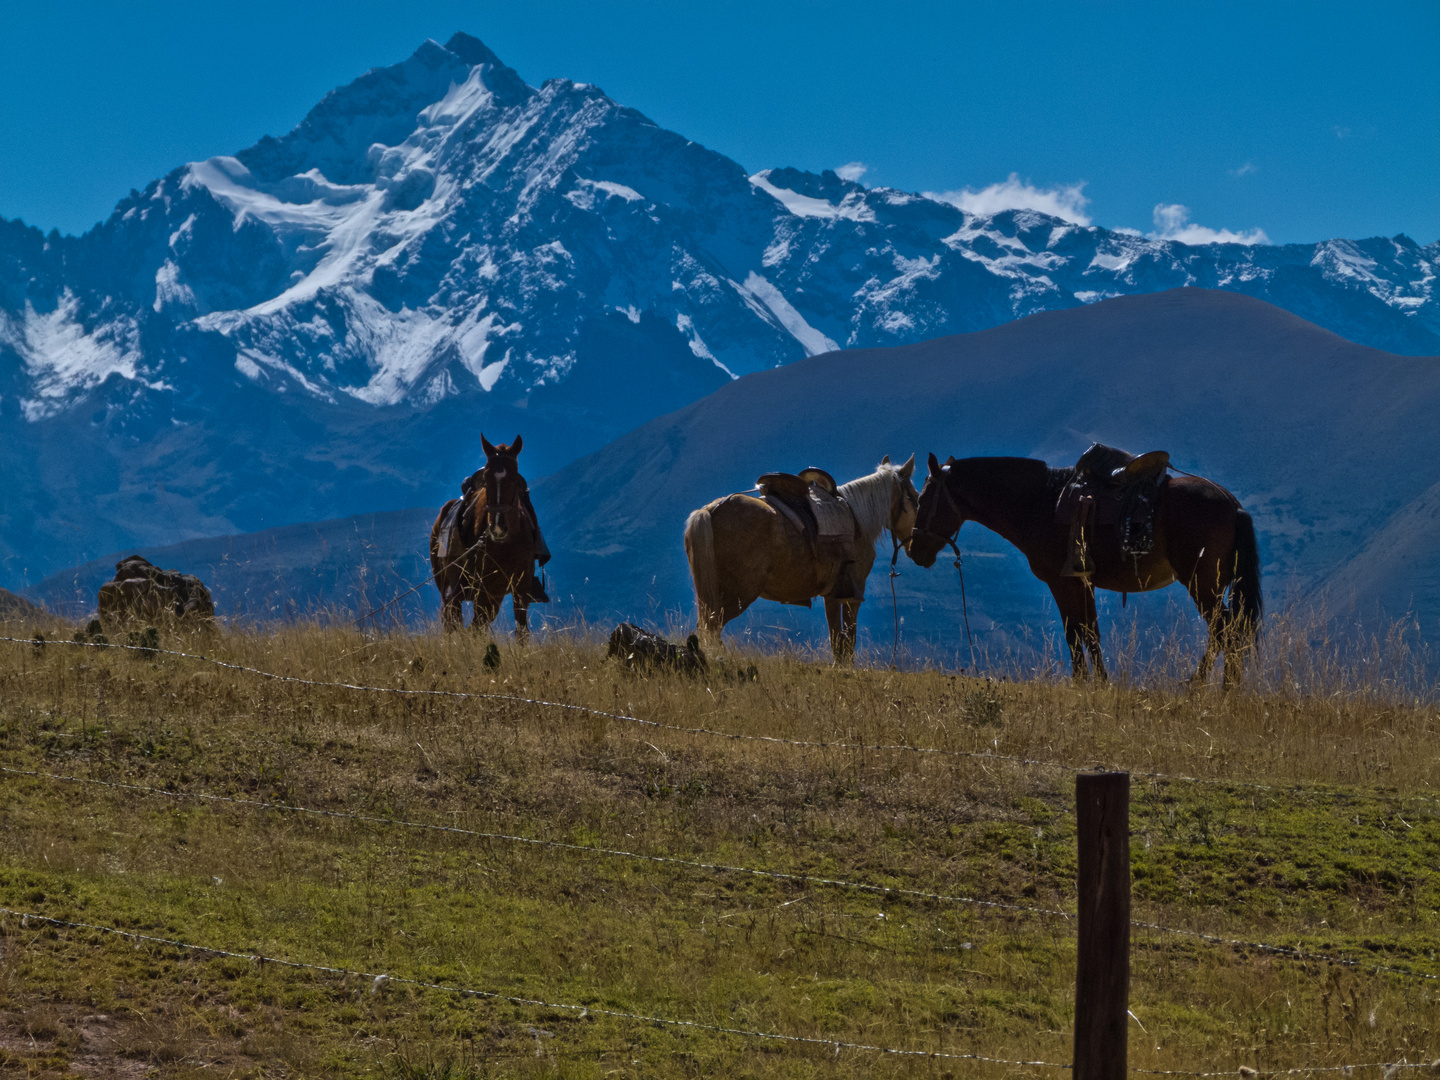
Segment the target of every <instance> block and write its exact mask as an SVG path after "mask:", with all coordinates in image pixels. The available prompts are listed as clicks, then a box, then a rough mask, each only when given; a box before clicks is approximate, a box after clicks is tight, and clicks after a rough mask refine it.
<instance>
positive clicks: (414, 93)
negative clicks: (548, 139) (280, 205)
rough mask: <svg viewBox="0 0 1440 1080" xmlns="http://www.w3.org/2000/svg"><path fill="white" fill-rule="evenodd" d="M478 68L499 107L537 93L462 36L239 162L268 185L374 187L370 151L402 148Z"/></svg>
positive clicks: (387, 71) (415, 56)
mask: <svg viewBox="0 0 1440 1080" xmlns="http://www.w3.org/2000/svg"><path fill="white" fill-rule="evenodd" d="M477 67H488V68H489V70H488V71H485V72H484V75H483V79H484V83H485V86H486V88H487V89H488V90H489V91H490V92H491V93H492V94H493V95H494V96H495V101H496V103H497V104H499V105H501V106H505V107H508V106H512V105H518V104H520V103H521V102H523V101H525V100H526V99H528V98H529V97H530V96H531V95H532V94H534V92H535V91H534V90H532V89H531V88H530V87H529V86H527V85H526V83H525V80H524V79H522V78H521V77H520V76H519V75H518V74H517V73H516V72H515V71H514V69H512V68H509V67H507V66H506V65H505V64H504V63H502V62H501V60H500V58H499V57H498V56H496V55H495V54H494V53H493V52H492V51H491V50H490V49H489V48H488V47H487V46H486V45H485V43H484V42H482V41H481V40H480V39H479V38H475V37H471V36H470V35H469V34H464V33H457V34H455V35H454V36H452V37H451V38H450V40H449V41H448V42H447V43H446V44H444V45H441V44H439V43H438V42H436V41H434V40H427V41H425V42H423V43H422V44H421V45H420V47H419V48H418V49H416V50H415V52H414V53H412V54H411V55H410V57H409V58H408V59H406V60H403V61H401V62H400V63H398V64H391V65H390V66H388V67H377V68H371V69H370V70H369V71H367V72H365V74H364V75H361V76H360V77H359V78H358V79H356V80H355V81H354V82H351V83H348V84H346V85H345V86H342V87H339V88H338V89H336V90H332V91H330V93H328V94H326V95H325V97H324V98H323V99H321V101H320V104H318V105H316V106H315V107H314V108H313V109H311V110H310V112H309V113H308V114H306V116H305V119H303V120H302V121H300V123H299V124H298V125H296V127H295V129H294V130H293V131H291V132H290V133H289V134H287V135H284V136H282V137H281V138H278V139H277V138H274V137H273V136H269V135H267V136H265V138H263V139H261V140H260V141H259V142H258V143H256V144H255V145H254V146H252V147H250V148H249V149H247V150H242V151H240V152H239V153H238V154H236V155H235V156H236V157H237V158H238V159H239V160H240V161H241V162H242V163H243V164H244V165H245V167H246V168H248V169H249V170H250V171H251V172H252V173H254V174H255V176H256V177H257V178H258V179H260V180H261V181H263V182H266V183H275V182H276V181H279V180H281V179H284V178H285V177H287V176H295V175H298V174H300V173H303V172H306V171H307V170H309V169H319V170H320V172H321V174H322V175H324V177H325V178H326V179H327V180H330V181H332V182H333V183H337V184H356V183H363V182H365V181H367V180H369V179H370V165H369V161H368V157H367V154H368V151H369V148H370V146H371V145H372V144H374V143H377V142H378V143H383V144H384V145H386V146H394V145H396V144H398V143H400V142H402V141H404V139H405V138H406V137H407V136H409V135H410V133H411V132H412V131H414V130H415V126H416V122H417V121H416V117H417V116H418V114H419V113H420V111H421V110H422V109H424V108H426V107H427V106H429V105H432V104H434V103H435V102H437V101H439V100H441V99H442V98H444V97H445V95H446V93H447V92H448V91H449V89H450V86H451V85H452V84H454V85H463V84H464V83H465V81H466V80H467V79H469V78H470V72H471V70H472V69H474V68H477Z"/></svg>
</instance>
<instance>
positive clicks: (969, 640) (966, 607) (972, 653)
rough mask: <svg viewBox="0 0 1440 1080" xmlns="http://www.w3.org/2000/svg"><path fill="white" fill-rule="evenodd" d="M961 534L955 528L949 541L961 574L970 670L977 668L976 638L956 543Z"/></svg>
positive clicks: (961, 592)
mask: <svg viewBox="0 0 1440 1080" xmlns="http://www.w3.org/2000/svg"><path fill="white" fill-rule="evenodd" d="M959 535H960V530H959V529H956V530H955V536H954V537H951V538H950V540H949V541H947V542H948V543H949V545H950V550H951V551H953V552H955V572H956V573H957V574H959V575H960V613H961V614H962V615H964V616H965V641H966V642H967V643H968V644H969V646H970V670H971V671H975V670H977V668H976V665H975V639H974V638H972V637H971V636H970V605H969V603H967V602H966V600H965V570H964V568H963V567H962V566H961V565H960V548H959V546H958V545H957V544H956V543H955V540H956V538H958V537H959Z"/></svg>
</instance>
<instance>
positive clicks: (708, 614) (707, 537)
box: [685, 506, 723, 640]
mask: <svg viewBox="0 0 1440 1080" xmlns="http://www.w3.org/2000/svg"><path fill="white" fill-rule="evenodd" d="M685 557H686V558H687V559H688V560H689V561H690V578H691V580H692V581H693V582H694V583H695V606H696V607H697V608H698V609H699V621H698V627H699V632H700V636H701V638H702V639H707V640H710V639H713V638H714V637H716V636H718V631H719V630H720V628H721V626H722V625H723V624H722V623H721V622H720V620H721V602H720V578H719V575H718V574H717V573H716V571H715V529H714V526H713V524H712V523H711V520H710V508H709V507H708V506H703V507H701V508H700V509H699V510H696V511H695V512H694V513H693V514H691V515H690V517H689V518H688V519H687V520H686V522H685Z"/></svg>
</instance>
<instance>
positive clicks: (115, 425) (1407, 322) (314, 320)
mask: <svg viewBox="0 0 1440 1080" xmlns="http://www.w3.org/2000/svg"><path fill="white" fill-rule="evenodd" d="M1437 264H1440V244H1431V245H1429V246H1428V247H1420V246H1418V245H1416V244H1415V243H1414V242H1412V241H1410V240H1409V239H1408V238H1406V237H1403V236H1399V237H1395V238H1394V239H1371V240H1363V241H1350V240H1330V241H1327V242H1324V243H1320V244H1313V245H1288V246H1283V247H1274V246H1262V245H1251V246H1245V245H1238V244H1229V245H1207V246H1199V247H1195V246H1187V245H1184V244H1180V243H1174V242H1166V241H1159V240H1152V239H1147V238H1145V237H1143V236H1140V235H1138V234H1134V233H1130V232H1124V231H1111V230H1106V229H1103V228H1098V227H1079V226H1075V225H1073V224H1070V223H1068V222H1066V221H1063V220H1061V219H1059V218H1054V217H1049V216H1046V215H1044V214H1040V213H1037V212H1034V211H1029V210H1020V211H1007V212H1004V213H1000V214H995V215H992V216H977V215H974V214H968V213H965V212H963V211H961V210H960V209H958V208H956V207H954V206H952V205H950V204H949V203H946V202H942V201H938V200H936V199H931V198H926V197H924V196H921V195H916V194H911V193H906V192H901V191H897V190H893V189H887V188H866V187H864V186H862V185H860V184H858V183H854V182H849V181H845V180H842V179H840V178H839V177H838V176H837V175H835V174H834V173H831V172H826V173H823V174H821V175H818V176H817V175H815V174H811V173H804V172H799V171H797V170H794V169H771V170H766V171H764V172H760V173H757V174H755V175H748V174H747V172H746V170H745V169H744V168H742V167H741V166H740V165H739V164H737V163H736V162H733V161H731V160H729V159H728V158H726V157H724V156H723V155H720V154H717V153H715V152H713V151H710V150H707V149H706V148H704V147H702V146H700V145H698V144H696V143H693V142H690V141H688V140H686V139H685V138H684V137H683V136H681V135H678V134H675V133H673V132H669V131H666V130H664V129H662V128H660V127H658V126H657V125H655V124H654V123H653V122H651V121H650V120H648V119H646V118H645V117H644V116H643V115H641V114H640V113H638V112H636V111H635V110H633V109H630V108H626V107H624V106H622V105H619V104H617V103H616V102H614V101H612V100H611V99H610V98H609V97H607V96H606V95H605V94H604V93H603V92H602V91H601V90H599V89H598V88H596V87H594V86H589V85H585V84H581V83H574V82H570V81H568V80H563V79H556V80H551V81H548V82H546V83H545V84H544V85H543V86H541V87H539V88H535V87H531V86H528V85H526V84H525V82H524V81H523V80H522V79H521V78H520V77H519V76H518V75H517V74H516V73H515V72H514V71H512V70H511V69H510V68H508V67H506V66H505V65H504V64H503V63H502V62H501V61H500V60H499V59H498V58H497V57H496V56H495V55H494V54H493V53H492V52H490V50H489V49H487V48H486V47H485V46H484V45H483V44H482V43H481V42H479V41H477V40H476V39H474V38H471V37H468V36H466V35H463V34H457V35H456V36H455V37H454V38H452V39H451V40H450V41H449V42H448V43H447V44H446V45H443V46H442V45H439V44H437V43H435V42H433V41H431V42H426V43H425V44H424V45H422V46H421V47H420V48H419V49H418V50H417V51H416V53H415V54H414V55H413V56H411V57H410V58H409V59H408V60H406V61H404V62H403V63H400V64H397V65H394V66H392V67H387V68H378V69H375V70H372V71H370V72H368V73H366V74H365V75H363V76H362V77H361V78H359V79H357V80H356V81H355V82H353V83H351V84H350V85H348V86H345V87H342V88H340V89H338V90H336V91H334V92H332V93H331V94H329V95H327V97H326V98H325V99H324V100H323V101H322V102H321V103H320V104H319V105H318V106H316V107H315V109H314V110H312V111H311V113H310V114H309V115H308V116H307V117H306V118H305V119H304V121H303V122H302V123H301V124H300V125H299V126H298V127H297V128H295V130H294V131H292V132H290V133H289V134H288V135H286V136H284V137H283V138H278V139H276V138H268V137H267V138H266V139H263V140H261V141H260V142H259V143H257V144H256V145H255V146H252V147H250V148H249V149H246V150H242V151H240V152H239V153H237V154H235V155H234V156H230V157H216V158H211V159H209V160H207V161H203V162H194V163H191V164H189V165H185V166H182V167H180V168H178V169H176V170H174V171H173V172H171V173H170V174H169V175H167V176H165V177H164V178H162V179H160V180H157V181H155V182H153V183H152V184H150V185H149V187H147V188H146V189H145V191H143V192H131V194H130V196H129V197H127V198H126V199H124V200H122V201H121V202H120V204H119V205H118V206H117V207H116V210H115V212H114V213H113V214H112V215H111V217H110V218H109V219H108V220H107V221H105V222H103V223H102V224H100V225H98V226H96V227H95V228H94V229H92V230H91V231H90V232H88V233H86V234H85V235H84V236H81V237H61V236H59V235H57V234H55V233H52V234H50V235H49V236H45V235H43V234H41V233H40V232H39V231H38V230H35V229H31V228H27V227H26V226H24V225H23V224H21V223H19V222H0V432H3V442H4V444H5V445H4V447H3V448H0V467H3V468H6V469H7V471H8V473H9V474H10V475H11V476H12V477H14V480H13V482H12V484H11V487H10V492H9V494H8V495H7V499H6V501H5V505H4V506H3V507H0V560H3V563H0V565H3V566H4V570H3V571H0V577H4V578H7V579H13V580H16V581H21V580H25V579H28V580H34V579H35V577H36V576H37V575H38V574H39V573H42V572H44V571H46V570H49V569H53V568H55V567H57V566H61V565H66V564H67V563H69V562H74V561H76V560H77V557H78V556H79V555H81V554H82V553H85V552H88V553H90V554H95V553H97V552H98V551H100V550H107V549H110V548H115V547H119V546H121V545H123V544H127V543H137V542H142V543H143V542H149V543H154V542H159V541H169V540H176V539H183V538H184V537H187V536H196V535H206V534H214V533H217V532H227V531H234V530H236V529H254V528H258V527H261V526H263V525H275V524H282V523H284V522H287V521H297V520H306V519H314V518H320V517H327V516H337V515H340V514H346V513H353V512H356V511H361V510H368V509H378V508H383V507H385V506H397V505H406V504H416V503H420V504H428V503H433V502H438V501H440V499H441V498H443V496H444V494H445V492H446V491H447V490H448V489H449V488H450V487H452V486H453V484H454V482H455V480H456V478H457V477H458V476H459V475H461V474H463V473H464V472H468V471H469V469H470V468H471V467H472V466H471V458H472V457H473V454H474V447H475V446H476V445H477V444H478V432H479V430H480V429H481V428H482V427H486V428H489V429H492V430H493V431H494V432H495V433H496V434H497V435H500V436H503V437H507V438H508V437H510V436H511V435H513V433H514V432H513V430H512V429H516V430H524V431H525V432H526V434H527V436H529V437H527V444H529V445H530V446H531V447H533V448H534V450H533V451H532V453H534V455H535V456H534V457H533V458H532V459H531V467H532V469H534V470H536V471H537V472H546V471H550V470H551V469H553V468H557V467H559V466H560V465H562V464H564V463H565V462H566V461H569V460H571V459H573V458H574V457H576V456H577V455H578V454H580V453H583V452H586V451H589V450H592V449H594V448H596V447H598V446H599V445H601V444H602V443H604V442H606V441H608V440H609V439H611V438H613V437H615V436H616V435H619V434H620V433H622V432H624V431H626V430H629V429H630V428H632V427H634V426H636V425H638V424H640V423H643V422H644V421H646V420H649V419H651V418H652V417H654V416H657V415H661V414H663V413H666V412H668V411H670V410H673V409H675V408H678V407H680V406H682V405H685V404H687V403H688V402H690V401H693V400H695V399H697V398H699V397H701V396H703V395H704V394H706V393H709V392H710V391H712V390H714V389H716V388H717V387H719V386H721V385H723V384H724V383H725V382H726V381H728V380H729V379H731V378H733V377H736V376H739V375H743V374H746V373H750V372H755V371H760V370H763V369H767V368H772V367H775V366H777V365H780V364H784V363H786V362H788V361H792V360H796V359H800V358H802V357H805V356H812V355H816V354H818V353H824V352H828V351H831V350H833V349H836V348H853V347H858V346H875V345H893V344H904V343H909V342H914V341H918V340H922V339H926V338H930V337H934V336H937V335H941V334H949V333H956V332H962V331H970V330H978V329H983V328H986V327H990V326H995V325H998V324H1000V323H1004V322H1008V321H1010V320H1013V319H1015V318H1017V317H1020V316H1024V315H1028V314H1033V313H1035V312H1039V311H1044V310H1052V309H1059V308H1067V307H1078V306H1080V305H1083V304H1088V303H1092V302H1094V301H1096V300H1099V299H1102V298H1105V297H1112V296H1118V295H1124V294H1131V293H1140V292H1152V291H1158V290H1161V289H1167V288H1171V287H1174V286H1178V285H1186V284H1196V285H1203V286H1207V287H1211V288H1221V289H1229V290H1234V291H1238V292H1244V293H1248V294H1250V295H1253V296H1257V297H1260V298H1263V299H1266V300H1269V301H1270V302H1272V303H1274V304H1277V305H1279V306H1281V307H1285V308H1287V309H1289V310H1291V311H1293V312H1295V313H1297V314H1299V315H1301V316H1303V317H1305V318H1306V319H1309V320H1311V321H1313V322H1315V323H1318V324H1319V325H1321V326H1324V327H1326V328H1328V329H1331V330H1334V331H1336V332H1337V333H1340V334H1342V335H1343V336H1345V337H1347V338H1349V339H1351V340H1354V341H1357V342H1361V343H1364V344H1367V345H1371V346H1375V347H1379V348H1384V349H1387V350H1390V351H1392V352H1398V353H1408V354H1428V353H1437V352H1440V302H1437V299H1436V296H1435V291H1434V277H1435V269H1434V268H1435V266H1436V265H1437Z"/></svg>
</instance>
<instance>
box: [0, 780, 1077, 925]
mask: <svg viewBox="0 0 1440 1080" xmlns="http://www.w3.org/2000/svg"><path fill="white" fill-rule="evenodd" d="M0 772H3V773H10V774H12V775H15V776H31V777H37V778H40V779H44V780H56V781H65V782H68V783H74V784H94V785H96V786H99V787H107V788H115V789H116V790H120V791H133V792H138V793H140V794H145V795H163V796H169V797H171V798H177V799H197V800H201V801H204V802H215V803H230V804H232V805H235V806H249V807H254V808H256V809H261V810H288V811H291V812H293V813H297V814H313V815H314V816H316V817H328V818H341V819H345V820H349V821H359V822H364V823H366V824H371V825H390V826H396V827H399V828H405V829H424V830H427V831H430V832H441V833H453V834H456V835H459V836H470V837H474V838H476V839H480V840H503V841H505V842H507V843H514V844H529V845H532V846H534V847H543V848H555V849H558V850H561V851H580V852H584V853H585V854H587V855H607V856H611V857H614V858H622V859H635V860H638V861H641V862H653V863H669V864H671V865H674V866H683V867H686V868H688V869H691V870H704V871H707V872H716V873H726V874H749V875H751V876H753V877H763V878H773V879H775V880H777V881H792V882H801V883H803V884H806V885H828V886H832V887H835V888H841V889H854V890H857V891H860V892H871V893H879V894H882V895H887V896H909V897H914V898H916V899H922V900H933V901H937V902H940V903H950V904H973V905H975V906H977V907H986V908H1000V909H1004V910H1006V911H1018V912H1021V913H1023V914H1027V915H1058V916H1059V917H1060V918H1062V919H1066V920H1069V919H1072V918H1074V916H1073V915H1072V914H1071V913H1070V912H1066V911H1061V910H1059V909H1058V908H1041V907H1029V906H1027V905H1024V904H1011V903H1006V902H1004V901H1000V900H980V899H977V898H975V897H973V896H951V895H947V894H945V893H936V892H926V891H924V890H922V889H904V888H899V887H895V886H890V885H870V884H866V883H864V882H858V881H844V880H841V879H839V878H827V877H820V876H818V875H815V874H799V873H787V872H785V871H780V870H761V869H758V868H756V867H751V866H729V865H726V864H724V863H706V862H697V861H695V860H691V859H681V858H677V857H675V856H673V855H647V854H644V853H643V852H636V851H625V850H623V849H620V848H604V847H592V846H590V845H588V844H571V843H568V842H566V841H564V840H541V839H537V838H536V837H532V836H516V835H512V834H509V833H496V832H484V831H481V830H479V829H462V828H460V827H459V826H458V825H435V824H431V823H429V822H423V821H404V820H402V819H399V818H386V817H376V816H372V815H368V814H352V813H348V812H346V811H343V810H316V809H314V808H312V807H308V806H296V805H293V804H291V803H272V802H264V801H262V800H260V799H236V798H232V797H230V796H228V795H210V794H204V793H197V792H190V791H171V790H168V789H166V788H153V787H146V786H145V785H143V784H117V783H114V782H112V781H109V780H92V779H90V778H88V777H83V776H62V775H59V774H56V773H44V772H37V771H34V770H31V769H14V768H10V767H9V766H3V765H0Z"/></svg>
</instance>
